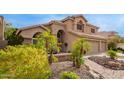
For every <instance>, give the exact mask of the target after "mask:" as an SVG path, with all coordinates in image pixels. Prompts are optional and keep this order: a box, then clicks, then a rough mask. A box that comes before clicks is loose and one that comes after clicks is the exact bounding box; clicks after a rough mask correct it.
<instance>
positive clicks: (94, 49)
mask: <svg viewBox="0 0 124 93" xmlns="http://www.w3.org/2000/svg"><path fill="white" fill-rule="evenodd" d="M79 38H81V37H79V36H76V35H73V34H70V33H67V34H66V36H65V40H66V41H65V42H67V43H68V47H67V51H71V49H72V45H73V43H74V42H75V41H76V40H77V39H79ZM82 38H83V37H82ZM85 39H86V40H87V41H88V42H89V44H90V46H91V50H90V51H89V52H88V53H87V54H92V53H99V52H105V51H106V42H105V41H104V40H96V39H90V38H85ZM100 43H101V45H100Z"/></svg>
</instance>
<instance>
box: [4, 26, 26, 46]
mask: <svg viewBox="0 0 124 93" xmlns="http://www.w3.org/2000/svg"><path fill="white" fill-rule="evenodd" d="M16 31H17V29H16V28H14V27H6V29H5V39H6V40H7V41H8V45H11V46H15V45H21V44H22V42H23V41H24V38H23V37H22V36H20V35H17V34H16Z"/></svg>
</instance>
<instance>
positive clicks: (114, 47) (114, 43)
mask: <svg viewBox="0 0 124 93" xmlns="http://www.w3.org/2000/svg"><path fill="white" fill-rule="evenodd" d="M116 48H117V43H116V42H109V43H108V50H111V49H112V50H116Z"/></svg>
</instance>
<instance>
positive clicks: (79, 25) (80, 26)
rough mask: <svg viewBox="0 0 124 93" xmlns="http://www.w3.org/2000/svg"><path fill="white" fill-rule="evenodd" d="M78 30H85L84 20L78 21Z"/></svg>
mask: <svg viewBox="0 0 124 93" xmlns="http://www.w3.org/2000/svg"><path fill="white" fill-rule="evenodd" d="M77 30H82V31H83V30H84V24H83V23H82V21H80V22H78V23H77Z"/></svg>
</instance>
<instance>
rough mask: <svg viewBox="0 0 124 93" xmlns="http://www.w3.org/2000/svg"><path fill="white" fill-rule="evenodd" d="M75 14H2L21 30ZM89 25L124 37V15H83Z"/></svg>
mask: <svg viewBox="0 0 124 93" xmlns="http://www.w3.org/2000/svg"><path fill="white" fill-rule="evenodd" d="M72 15H73V14H2V16H4V18H5V20H6V21H7V22H9V23H12V25H13V26H14V27H17V28H21V27H25V26H30V25H36V24H42V23H47V22H49V21H51V20H61V19H63V18H65V17H67V16H72ZM83 16H84V17H85V18H86V19H87V20H88V22H89V23H91V24H93V25H96V26H98V27H100V29H99V31H116V32H118V33H119V34H120V35H121V36H124V31H123V30H124V14H83Z"/></svg>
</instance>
